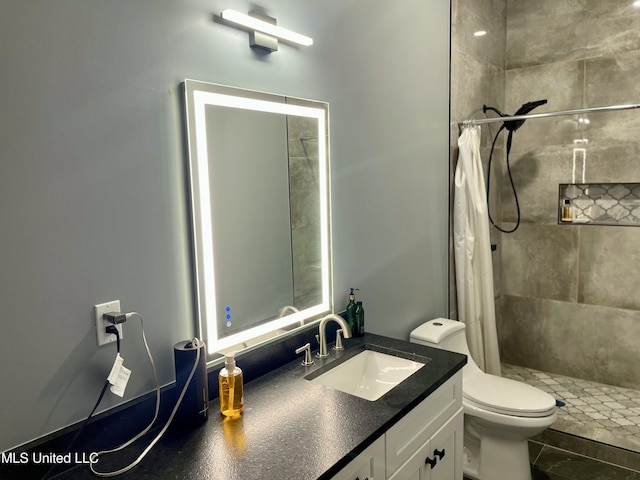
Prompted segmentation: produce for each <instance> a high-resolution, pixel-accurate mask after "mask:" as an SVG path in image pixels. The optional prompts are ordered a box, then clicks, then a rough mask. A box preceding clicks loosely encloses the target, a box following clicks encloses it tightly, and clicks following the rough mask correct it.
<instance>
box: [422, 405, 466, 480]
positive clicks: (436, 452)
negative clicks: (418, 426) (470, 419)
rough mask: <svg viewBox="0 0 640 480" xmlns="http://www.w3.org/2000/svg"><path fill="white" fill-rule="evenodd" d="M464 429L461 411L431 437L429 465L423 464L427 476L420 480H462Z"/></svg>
mask: <svg viewBox="0 0 640 480" xmlns="http://www.w3.org/2000/svg"><path fill="white" fill-rule="evenodd" d="M463 429H464V414H463V413H462V409H460V410H459V411H458V413H457V414H456V415H454V416H453V417H452V418H451V420H449V421H448V422H447V423H445V424H444V425H443V426H442V428H441V429H440V430H438V431H437V432H436V433H435V434H434V435H433V437H431V455H430V457H429V458H430V460H431V463H432V464H434V461H435V464H434V465H433V467H431V466H430V465H428V464H426V463H425V468H426V469H427V470H428V472H425V473H429V475H425V476H423V477H422V478H421V479H420V480H462V450H463V446H462V432H463Z"/></svg>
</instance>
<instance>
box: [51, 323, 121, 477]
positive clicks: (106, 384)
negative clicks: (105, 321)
mask: <svg viewBox="0 0 640 480" xmlns="http://www.w3.org/2000/svg"><path fill="white" fill-rule="evenodd" d="M106 332H107V333H113V334H114V335H115V336H116V349H117V353H120V334H119V332H118V329H117V328H116V327H114V326H113V325H109V326H108V327H107V328H106ZM108 387H109V380H105V382H104V385H103V386H102V391H101V392H100V395H99V396H98V400H97V401H96V404H95V405H94V406H93V408H92V409H91V413H89V415H88V416H87V418H85V419H84V421H83V422H82V425H81V426H80V428H79V429H78V431H77V432H76V434H75V435H74V436H73V438H72V439H71V442H69V445H67V448H66V449H65V450H64V452H63V453H62V455H66V454H67V453H69V452H70V451H71V448H72V447H73V446H74V445H75V444H76V442H77V441H78V438H80V435H82V433H83V432H84V429H85V428H86V426H87V425H88V424H89V421H90V420H91V418H92V417H93V414H94V413H96V410H97V409H98V405H100V402H102V399H103V398H104V394H105V393H106V392H107V388H108ZM55 468H56V465H55V464H53V465H51V467H50V468H49V470H47V472H46V473H45V474H44V476H43V477H42V480H46V479H47V478H50V475H51V474H52V472H53V471H54V470H55Z"/></svg>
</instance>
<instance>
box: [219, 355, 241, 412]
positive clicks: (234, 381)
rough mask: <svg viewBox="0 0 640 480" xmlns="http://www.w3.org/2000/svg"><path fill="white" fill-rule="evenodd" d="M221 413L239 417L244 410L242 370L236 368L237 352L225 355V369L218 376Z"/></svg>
mask: <svg viewBox="0 0 640 480" xmlns="http://www.w3.org/2000/svg"><path fill="white" fill-rule="evenodd" d="M218 386H219V390H220V413H222V415H224V416H225V417H230V418H234V417H239V416H240V415H241V414H242V410H243V409H244V393H243V388H242V370H240V368H239V367H238V366H236V359H235V352H232V353H228V354H226V355H225V363H224V368H223V369H222V370H220V373H219V374H218Z"/></svg>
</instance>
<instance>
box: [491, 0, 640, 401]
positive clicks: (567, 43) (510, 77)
mask: <svg viewBox="0 0 640 480" xmlns="http://www.w3.org/2000/svg"><path fill="white" fill-rule="evenodd" d="M506 45H507V46H506V83H505V96H506V97H505V110H506V112H513V111H515V110H516V109H517V108H518V107H519V106H520V105H521V104H523V103H525V102H528V101H532V100H538V99H542V98H546V99H547V100H548V104H547V105H544V107H541V108H539V109H537V110H536V112H542V111H556V110H567V109H576V108H583V107H593V106H604V105H618V104H627V103H638V102H640V83H639V82H638V80H637V79H638V78H640V9H638V8H634V7H633V6H632V2H631V1H630V0H624V1H614V0H581V1H578V2H576V1H575V0H540V1H536V2H530V1H526V0H508V2H507V42H506ZM586 118H587V120H588V123H587V122H585V121H584V119H582V120H581V119H579V118H577V117H575V116H573V117H554V118H549V119H539V120H528V121H527V122H526V123H525V124H524V125H523V126H522V128H520V129H519V130H518V131H516V132H515V135H514V140H513V148H512V152H511V156H510V157H511V158H510V161H511V169H512V173H513V178H514V182H515V184H516V187H517V192H518V198H519V201H520V209H521V215H522V224H521V225H520V228H519V229H518V230H517V231H516V233H514V234H510V235H504V234H503V235H502V245H501V247H502V248H501V249H500V250H499V254H500V262H501V280H502V282H501V289H500V293H501V298H500V302H499V306H500V315H499V316H498V318H499V322H498V335H499V339H500V346H501V355H502V359H503V361H506V362H508V363H514V364H517V365H522V366H526V367H531V368H536V369H539V370H543V371H547V372H555V373H559V374H563V375H568V376H573V377H578V378H585V379H589V380H594V381H598V382H602V383H607V384H612V385H618V386H624V387H631V388H640V369H638V368H637V365H638V364H640V349H638V344H639V343H640V295H638V290H639V288H638V287H639V286H640V229H639V228H636V227H622V226H593V225H590V226H579V225H569V226H567V225H558V224H557V212H558V205H557V201H558V185H559V184H560V183H611V182H627V183H629V182H640V141H639V139H640V137H639V135H638V132H640V112H638V111H635V110H630V111H622V112H611V113H593V114H589V115H588V116H586ZM577 139H581V140H583V139H587V140H588V142H587V143H586V160H585V162H584V165H583V164H582V163H581V162H578V163H579V164H578V165H577V166H576V165H574V155H573V148H574V141H575V140H577ZM583 145H584V142H583ZM503 185H505V187H508V182H503ZM513 205H514V204H513V195H512V193H511V191H510V188H503V190H502V211H503V217H502V219H503V222H513V221H514V220H515V208H514V206H513Z"/></svg>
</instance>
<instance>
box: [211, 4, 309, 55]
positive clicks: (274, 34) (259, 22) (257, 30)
mask: <svg viewBox="0 0 640 480" xmlns="http://www.w3.org/2000/svg"><path fill="white" fill-rule="evenodd" d="M220 17H221V18H223V19H224V20H226V21H228V22H230V23H234V24H236V25H241V26H243V27H245V28H247V29H249V34H250V45H251V47H254V48H260V49H262V50H266V51H268V52H273V51H275V50H277V49H278V39H280V40H285V41H287V42H292V43H295V44H298V45H303V46H305V47H308V46H309V45H313V39H312V38H310V37H307V36H305V35H301V34H299V33H296V32H294V31H291V30H288V29H286V28H282V27H279V26H277V25H276V19H275V18H273V17H268V16H266V15H262V14H259V13H256V12H249V15H245V14H244V13H240V12H238V11H237V10H232V9H227V10H223V11H222V13H220Z"/></svg>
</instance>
